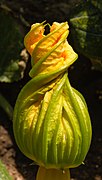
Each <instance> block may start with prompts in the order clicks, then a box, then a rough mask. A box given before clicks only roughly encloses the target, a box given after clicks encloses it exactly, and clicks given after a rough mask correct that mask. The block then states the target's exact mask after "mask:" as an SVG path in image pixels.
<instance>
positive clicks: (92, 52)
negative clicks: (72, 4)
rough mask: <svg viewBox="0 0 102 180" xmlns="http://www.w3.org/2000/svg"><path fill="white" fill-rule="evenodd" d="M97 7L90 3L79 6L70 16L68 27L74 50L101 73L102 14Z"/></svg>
mask: <svg viewBox="0 0 102 180" xmlns="http://www.w3.org/2000/svg"><path fill="white" fill-rule="evenodd" d="M93 2H94V1H93ZM101 4H102V3H101ZM101 4H100V5H101ZM98 7H101V6H98ZM98 7H97V6H94V5H93V4H92V3H91V2H85V3H82V4H80V6H78V7H77V8H76V10H74V13H72V15H71V18H70V26H71V37H72V39H73V46H74V48H75V50H76V51H77V52H78V53H81V54H83V55H84V56H86V57H88V58H89V59H90V60H91V62H92V64H93V66H94V68H96V69H98V70H101V71H102V50H101V49H102V13H101V11H99V8H98ZM97 63H98V64H97Z"/></svg>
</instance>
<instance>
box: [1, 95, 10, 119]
mask: <svg viewBox="0 0 102 180" xmlns="http://www.w3.org/2000/svg"><path fill="white" fill-rule="evenodd" d="M0 106H1V107H2V108H3V110H4V111H5V112H6V113H7V115H8V117H9V119H10V120H12V117H13V108H12V106H11V105H10V103H9V102H8V101H7V100H6V99H5V97H4V96H3V95H2V94H1V93H0Z"/></svg>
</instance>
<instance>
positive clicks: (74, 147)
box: [13, 22, 92, 180]
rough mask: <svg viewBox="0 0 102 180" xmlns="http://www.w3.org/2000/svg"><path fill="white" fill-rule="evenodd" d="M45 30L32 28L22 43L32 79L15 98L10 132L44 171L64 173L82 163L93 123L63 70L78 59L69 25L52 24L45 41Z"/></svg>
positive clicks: (42, 27)
mask: <svg viewBox="0 0 102 180" xmlns="http://www.w3.org/2000/svg"><path fill="white" fill-rule="evenodd" d="M45 26H46V25H44V24H43V23H41V24H40V23H36V24H35V25H33V26H32V27H31V30H30V32H29V33H28V34H27V35H26V37H25V40H24V43H25V46H26V48H27V50H28V51H29V53H30V54H31V56H32V59H31V61H32V69H31V71H30V76H31V77H32V79H31V80H30V81H29V82H28V83H27V84H26V85H25V86H24V87H23V89H22V90H21V92H20V94H19V96H18V99H17V102H16V105H15V109H14V121H13V129H14V135H15V139H16V142H17V144H18V146H19V148H20V149H21V151H22V152H23V153H24V154H25V155H26V156H27V157H29V158H30V159H32V160H34V161H35V162H36V163H37V164H38V165H40V166H43V167H46V168H51V169H52V168H54V169H67V168H72V167H77V166H79V165H80V164H81V163H82V162H83V161H84V159H85V157H86V154H87V152H88V149H89V147H90V142H91V134H92V132H91V122H90V117H89V113H88V109H87V105H86V103H85V100H84V98H83V96H82V95H81V94H80V93H79V92H78V91H77V90H75V89H74V88H73V87H72V86H71V85H70V82H69V79H68V74H67V68H68V67H69V66H70V65H71V64H72V63H73V62H74V61H75V60H76V59H77V54H76V53H75V52H74V51H73V49H72V47H71V46H70V45H69V44H68V42H67V35H68V24H67V22H65V23H57V22H55V23H53V25H52V26H51V27H50V32H49V33H48V34H47V35H44V28H45ZM52 171H53V170H52ZM40 172H42V170H41V171H40ZM50 172H51V171H49V173H50ZM58 172H59V171H58ZM44 173H45V170H44ZM49 173H48V176H49ZM56 173H57V171H56ZM45 174H46V173H45ZM58 177H59V174H58ZM63 177H64V175H63ZM56 179H58V178H57V177H56ZM38 180H39V178H38ZM42 180H43V179H42ZM49 180H50V178H49ZM63 180H64V179H63Z"/></svg>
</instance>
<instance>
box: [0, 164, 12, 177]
mask: <svg viewBox="0 0 102 180" xmlns="http://www.w3.org/2000/svg"><path fill="white" fill-rule="evenodd" d="M0 180H12V177H11V176H10V175H9V173H8V171H7V169H6V167H5V165H4V164H3V163H2V162H1V161H0Z"/></svg>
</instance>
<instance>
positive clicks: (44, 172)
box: [36, 167, 70, 180]
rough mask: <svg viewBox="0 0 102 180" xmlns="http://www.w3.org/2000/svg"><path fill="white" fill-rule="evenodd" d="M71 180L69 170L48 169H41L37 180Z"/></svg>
mask: <svg viewBox="0 0 102 180" xmlns="http://www.w3.org/2000/svg"><path fill="white" fill-rule="evenodd" d="M53 179H54V180H70V172H69V169H67V170H58V169H46V168H44V167H39V169H38V173H37V177H36V180H53Z"/></svg>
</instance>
